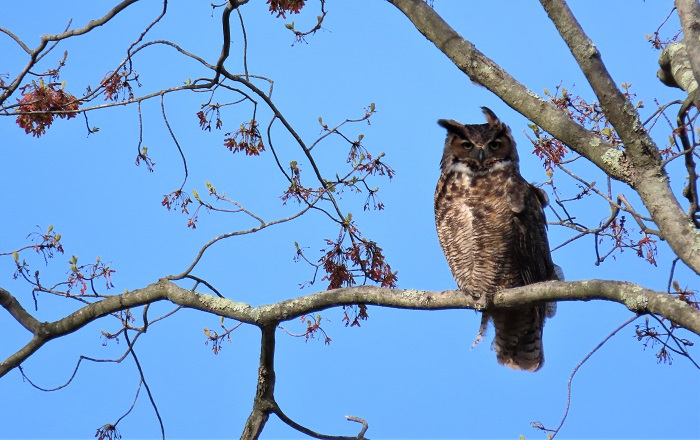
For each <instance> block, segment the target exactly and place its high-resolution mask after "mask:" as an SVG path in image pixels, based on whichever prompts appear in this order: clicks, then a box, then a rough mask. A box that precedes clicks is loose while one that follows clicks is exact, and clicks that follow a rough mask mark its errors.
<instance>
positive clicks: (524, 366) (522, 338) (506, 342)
mask: <svg viewBox="0 0 700 440" xmlns="http://www.w3.org/2000/svg"><path fill="white" fill-rule="evenodd" d="M545 311H546V306H545V305H538V306H535V307H524V308H514V309H500V310H490V311H489V312H487V313H488V315H486V314H485V315H484V319H485V320H486V319H489V318H490V319H492V320H493V325H494V327H495V329H496V336H495V337H494V340H493V349H494V351H495V352H496V355H497V357H498V363H499V364H501V365H505V366H506V367H509V368H513V369H514V370H525V371H537V370H539V369H540V368H542V365H544V349H543V347H542V330H543V329H544V320H545Z"/></svg>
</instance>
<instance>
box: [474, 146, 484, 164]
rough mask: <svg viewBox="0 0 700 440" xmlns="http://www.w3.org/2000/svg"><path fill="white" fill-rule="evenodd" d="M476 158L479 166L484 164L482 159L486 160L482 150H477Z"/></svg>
mask: <svg viewBox="0 0 700 440" xmlns="http://www.w3.org/2000/svg"><path fill="white" fill-rule="evenodd" d="M476 158H477V160H478V161H479V164H481V165H483V164H484V159H486V154H484V150H483V149H481V148H479V155H478V156H477V157H476Z"/></svg>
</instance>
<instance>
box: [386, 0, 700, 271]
mask: <svg viewBox="0 0 700 440" xmlns="http://www.w3.org/2000/svg"><path fill="white" fill-rule="evenodd" d="M388 1H389V3H391V4H393V5H394V6H396V7H397V8H398V9H400V10H401V12H403V13H404V14H405V15H406V16H407V17H408V18H409V19H410V20H411V22H412V23H413V24H414V25H415V26H416V28H417V29H418V30H419V31H420V32H421V33H422V34H423V35H424V36H425V37H426V38H427V39H428V40H430V41H431V42H432V43H433V44H435V46H437V47H438V49H440V50H441V51H442V52H443V53H444V54H445V55H447V57H448V58H450V60H451V61H452V62H453V63H454V64H455V65H456V66H457V67H459V69H460V70H462V71H463V72H464V73H466V74H467V75H468V76H469V78H470V79H471V80H472V81H475V82H477V83H479V84H481V85H483V86H484V87H486V88H487V89H489V90H490V91H492V92H493V93H495V94H496V95H497V96H498V97H499V98H501V99H502V100H503V101H504V102H505V103H506V104H508V105H509V106H511V107H512V108H513V109H515V110H516V111H518V112H519V113H521V114H522V115H523V116H525V117H526V118H528V119H530V120H531V121H533V122H534V123H536V124H537V125H539V126H540V127H542V128H543V129H545V130H546V131H547V132H549V133H550V134H552V135H553V136H554V137H556V138H557V139H559V140H561V141H562V142H564V143H565V144H567V145H569V146H570V147H571V148H572V149H573V150H575V151H576V152H578V153H579V154H581V155H582V156H584V157H586V158H587V159H588V160H590V161H591V162H593V163H594V164H596V165H597V166H598V167H599V168H600V169H601V170H603V171H604V172H605V173H606V174H608V175H609V176H611V177H613V178H614V179H617V180H620V181H622V182H625V183H627V184H629V185H630V186H632V187H633V188H634V189H635V190H636V191H637V192H638V193H639V195H640V197H641V198H642V201H643V202H644V205H645V206H646V207H647V209H648V210H649V213H650V214H651V216H652V218H653V220H654V222H655V223H656V224H657V226H658V227H659V230H660V232H661V234H660V236H661V238H663V239H664V240H666V241H667V242H668V243H669V245H670V246H671V248H672V249H673V251H674V252H675V253H676V255H677V256H678V257H680V258H681V259H682V260H683V261H684V262H685V263H686V264H687V265H688V266H689V267H690V268H691V269H692V270H694V271H695V272H696V273H698V274H700V233H698V231H697V230H696V229H695V226H694V224H693V222H692V221H691V219H690V218H689V217H688V216H687V215H686V213H685V212H684V210H683V208H682V207H681V206H680V204H679V203H678V200H677V198H676V197H675V195H674V194H673V192H672V191H671V188H670V186H669V181H668V176H667V175H666V173H665V172H664V170H663V168H662V167H661V162H660V160H659V159H658V155H659V153H658V148H657V147H656V145H655V144H654V142H653V141H652V140H651V139H650V138H649V136H648V133H647V132H646V130H645V129H644V126H643V125H642V124H641V122H640V121H639V117H638V115H637V112H636V110H635V109H634V106H632V105H631V103H629V100H628V99H627V98H626V97H625V96H624V94H622V93H621V92H620V91H619V90H618V89H617V87H616V86H615V84H614V82H613V81H612V79H611V78H610V75H609V74H608V73H607V70H606V69H605V66H604V65H603V64H602V60H601V58H600V54H599V53H598V51H597V50H596V49H595V46H594V45H593V44H592V42H590V40H589V39H588V37H587V36H586V35H585V33H583V30H582V29H581V28H580V26H578V23H577V22H576V20H575V18H573V15H571V11H569V9H568V7H567V6H566V3H564V2H563V1H562V0H542V3H543V5H544V6H545V9H546V10H547V12H548V13H550V18H552V20H553V21H554V22H555V25H556V26H557V28H558V29H559V30H560V33H561V34H562V36H563V37H564V39H565V40H566V41H567V44H569V47H570V48H571V51H572V53H573V54H574V56H575V57H576V59H577V61H578V62H579V64H580V66H581V68H582V70H583V71H584V74H585V75H586V76H587V77H588V79H589V81H590V82H591V86H592V87H593V88H594V91H595V92H596V94H597V95H598V98H599V99H600V100H601V105H602V106H603V109H604V110H605V113H606V116H607V117H608V118H609V119H610V121H611V123H613V125H614V127H615V129H616V131H617V132H618V134H619V135H620V137H621V139H622V140H623V142H624V143H625V147H626V148H627V149H628V151H629V153H630V154H629V156H630V157H627V156H628V155H627V154H625V152H623V151H620V150H618V149H616V148H613V147H612V146H611V145H610V144H608V143H606V142H604V141H602V140H601V139H600V138H599V137H598V136H596V135H595V134H593V133H592V132H590V131H588V130H586V129H585V128H584V127H582V126H580V125H578V124H577V123H575V122H574V121H572V120H571V119H569V117H568V116H567V115H565V114H564V113H563V112H561V111H560V110H558V109H556V108H555V107H554V106H553V105H551V104H549V103H547V102H545V101H544V100H543V99H542V98H540V97H539V96H537V95H536V94H534V93H533V92H532V91H530V90H528V89H527V88H526V87H525V86H523V85H522V84H520V83H519V82H518V81H516V80H515V79H514V78H513V77H512V76H510V75H509V74H508V73H507V72H505V71H504V70H503V69H502V68H501V67H500V66H498V65H497V64H496V63H494V62H493V61H492V60H491V59H489V58H487V57H486V56H484V54H482V53H481V52H479V51H478V50H477V49H476V47H474V45H473V44H472V43H470V42H469V41H467V40H465V39H464V38H463V37H462V36H461V35H459V34H458V33H457V32H456V31H455V30H454V29H452V28H451V27H450V26H449V25H448V24H447V23H446V22H445V21H444V20H443V19H442V18H441V17H440V16H439V15H438V14H437V13H436V12H435V11H434V10H433V9H432V8H431V7H430V6H429V5H427V4H426V3H425V2H423V1H422V0H388ZM598 76H600V77H598Z"/></svg>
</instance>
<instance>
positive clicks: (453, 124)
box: [437, 119, 464, 134]
mask: <svg viewBox="0 0 700 440" xmlns="http://www.w3.org/2000/svg"><path fill="white" fill-rule="evenodd" d="M437 123H438V125H439V126H440V127H442V128H445V129H447V131H448V132H449V133H456V134H459V133H462V131H463V127H464V125H463V124H461V123H459V122H457V121H455V120H454V119H438V121H437Z"/></svg>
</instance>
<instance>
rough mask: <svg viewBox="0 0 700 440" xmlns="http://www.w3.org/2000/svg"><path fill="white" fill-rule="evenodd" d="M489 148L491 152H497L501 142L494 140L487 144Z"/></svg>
mask: <svg viewBox="0 0 700 440" xmlns="http://www.w3.org/2000/svg"><path fill="white" fill-rule="evenodd" d="M489 148H490V149H492V150H498V149H499V148H501V140H500V139H494V140H492V141H491V142H489Z"/></svg>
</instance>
